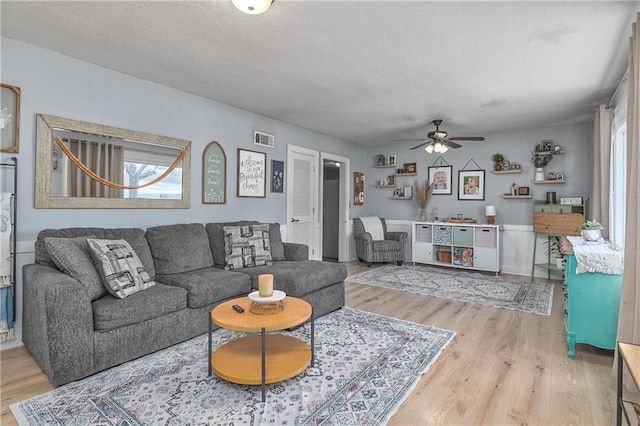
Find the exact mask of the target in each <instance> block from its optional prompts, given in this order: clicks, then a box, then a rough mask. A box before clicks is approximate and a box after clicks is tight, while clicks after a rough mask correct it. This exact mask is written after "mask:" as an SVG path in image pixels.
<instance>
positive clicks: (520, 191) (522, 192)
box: [518, 186, 529, 195]
mask: <svg viewBox="0 0 640 426" xmlns="http://www.w3.org/2000/svg"><path fill="white" fill-rule="evenodd" d="M518 195H529V187H528V186H521V187H519V188H518Z"/></svg>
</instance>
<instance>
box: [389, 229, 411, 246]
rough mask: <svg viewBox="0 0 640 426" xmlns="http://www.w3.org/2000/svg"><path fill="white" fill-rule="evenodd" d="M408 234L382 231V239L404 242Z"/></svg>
mask: <svg viewBox="0 0 640 426" xmlns="http://www.w3.org/2000/svg"><path fill="white" fill-rule="evenodd" d="M408 236H409V234H408V233H406V232H404V231H401V232H385V233H384V239H385V240H394V241H400V242H401V243H404V242H405V241H406V240H407V238H408Z"/></svg>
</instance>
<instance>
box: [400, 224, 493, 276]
mask: <svg viewBox="0 0 640 426" xmlns="http://www.w3.org/2000/svg"><path fill="white" fill-rule="evenodd" d="M411 240H412V247H411V248H412V256H411V261H412V262H413V263H426V264H429V265H440V266H450V267H453V268H464V269H476V270H481V271H492V272H495V273H496V275H497V274H498V273H500V269H501V264H500V225H487V224H470V223H447V222H413V224H412V233H411Z"/></svg>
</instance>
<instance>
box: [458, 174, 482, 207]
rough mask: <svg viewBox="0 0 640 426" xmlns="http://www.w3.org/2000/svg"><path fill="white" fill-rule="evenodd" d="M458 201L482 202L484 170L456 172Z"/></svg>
mask: <svg viewBox="0 0 640 426" xmlns="http://www.w3.org/2000/svg"><path fill="white" fill-rule="evenodd" d="M458 200H484V170H460V171H458Z"/></svg>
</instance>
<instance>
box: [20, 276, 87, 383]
mask: <svg viewBox="0 0 640 426" xmlns="http://www.w3.org/2000/svg"><path fill="white" fill-rule="evenodd" d="M22 277H23V280H22V284H23V298H24V302H23V306H24V309H23V314H22V320H23V326H22V340H23V342H24V344H25V346H26V347H27V349H28V350H29V352H31V354H32V355H33V357H34V359H35V360H36V362H37V363H38V365H39V366H40V367H41V368H42V370H43V371H44V372H45V374H46V375H47V376H48V377H49V379H50V380H51V382H52V383H53V384H54V385H56V386H59V385H61V384H63V383H67V382H70V381H73V380H76V379H79V378H81V377H85V376H87V375H88V374H91V373H93V371H94V350H93V309H92V306H91V296H90V295H89V292H88V291H87V290H86V288H85V287H84V286H83V285H82V284H80V283H78V282H77V281H76V280H74V279H73V278H71V277H70V276H68V275H65V274H64V273H62V272H60V271H58V270H57V269H55V268H52V267H49V266H44V265H40V264H36V263H32V264H28V265H24V266H23V268H22Z"/></svg>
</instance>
